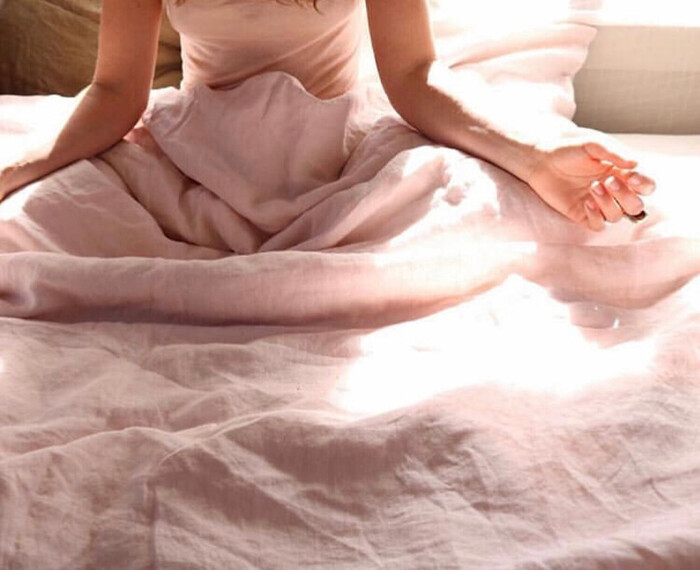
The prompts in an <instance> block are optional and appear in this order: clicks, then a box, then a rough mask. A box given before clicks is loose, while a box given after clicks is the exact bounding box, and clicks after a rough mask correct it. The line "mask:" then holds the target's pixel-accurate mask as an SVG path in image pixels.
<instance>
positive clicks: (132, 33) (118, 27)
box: [0, 0, 162, 200]
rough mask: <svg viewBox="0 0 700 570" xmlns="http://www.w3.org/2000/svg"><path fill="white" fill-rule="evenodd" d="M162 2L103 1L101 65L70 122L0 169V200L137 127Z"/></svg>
mask: <svg viewBox="0 0 700 570" xmlns="http://www.w3.org/2000/svg"><path fill="white" fill-rule="evenodd" d="M161 11H162V5H161V0H104V1H103V2H102V16H101V22H100V40H99V49H98V56H97V65H96V69H95V74H94V77H93V80H92V82H91V84H90V85H89V86H88V87H87V88H86V89H84V90H83V91H82V92H81V93H80V94H79V95H78V96H77V97H76V98H75V106H74V107H73V111H72V112H71V113H70V115H69V116H68V117H67V120H66V121H65V122H64V123H63V124H62V125H61V127H59V128H58V129H57V130H55V131H54V132H52V133H47V134H46V136H43V133H42V137H41V138H42V140H43V141H44V142H43V143H41V144H38V145H37V146H36V147H35V148H32V149H31V150H30V151H29V153H28V154H27V155H26V156H24V157H23V158H22V159H21V160H20V161H18V162H15V163H13V164H7V165H6V164H2V163H0V200H1V199H2V198H4V197H5V196H6V195H7V194H9V193H10V192H12V191H13V190H15V189H17V188H19V187H21V186H24V185H26V184H28V183H30V182H32V181H34V180H36V179H38V178H41V177H42V176H45V175H46V174H49V173H50V172H53V171H54V170H57V169H59V168H61V167H63V166H65V165H67V164H69V163H71V162H74V161H76V160H79V159H81V158H87V157H90V156H94V155H95V154H97V153H99V152H101V151H104V150H106V149H108V148H109V147H111V146H112V145H114V144H116V143H117V142H119V140H120V139H121V138H122V137H123V136H124V135H125V134H126V133H127V132H128V131H129V130H130V129H131V128H132V127H133V126H134V125H135V124H136V122H137V121H138V119H139V117H140V116H141V114H142V113H143V111H144V109H145V108H146V105H147V103H148V95H149V92H150V89H151V85H152V77H153V71H154V67H155V60H156V51H157V47H158V32H159V27H160V19H161Z"/></svg>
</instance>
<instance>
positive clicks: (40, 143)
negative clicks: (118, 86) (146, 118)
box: [0, 84, 143, 198]
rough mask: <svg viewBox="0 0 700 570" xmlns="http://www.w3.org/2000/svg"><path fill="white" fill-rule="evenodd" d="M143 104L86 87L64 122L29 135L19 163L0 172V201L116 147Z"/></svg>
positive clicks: (54, 122)
mask: <svg viewBox="0 0 700 570" xmlns="http://www.w3.org/2000/svg"><path fill="white" fill-rule="evenodd" d="M142 108H143V104H136V103H133V102H130V101H129V99H128V98H127V97H124V95H123V94H120V93H118V92H114V91H111V90H110V89H108V88H105V87H102V86H100V85H95V84H93V85H90V86H89V87H88V88H86V89H85V90H83V91H82V92H81V93H80V94H79V95H78V96H77V97H76V98H75V100H74V105H73V106H72V108H70V109H67V110H66V116H65V119H62V120H60V121H52V122H51V125H50V126H48V125H47V127H46V129H45V130H42V131H41V132H37V133H33V134H32V135H31V137H29V138H30V142H29V144H28V147H29V148H27V149H23V150H24V152H23V154H22V157H21V158H20V159H19V160H16V161H14V162H13V163H12V164H10V165H9V166H7V167H5V168H4V169H3V171H2V176H1V178H0V198H1V197H2V194H7V193H9V192H11V191H12V190H15V189H17V188H19V187H21V186H24V185H26V184H28V183H30V182H32V181H34V180H37V179H39V178H41V177H43V176H45V175H47V174H49V173H51V172H53V171H55V170H58V169H59V168H62V167H63V166H66V165H68V164H70V163H72V162H75V161H76V160H80V159H82V158H87V157H90V156H94V155H95V154H97V153H99V152H102V151H104V150H106V149H108V148H109V147H111V146H113V145H114V144H116V143H117V142H118V141H119V140H120V139H121V138H122V137H123V136H124V135H125V134H126V133H127V132H128V131H129V129H131V128H132V127H133V125H134V124H135V123H136V121H137V120H138V118H139V116H140V114H141V112H142Z"/></svg>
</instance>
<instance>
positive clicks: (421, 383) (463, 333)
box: [334, 276, 656, 414]
mask: <svg viewBox="0 0 700 570" xmlns="http://www.w3.org/2000/svg"><path fill="white" fill-rule="evenodd" d="M580 308H581V307H579V309H580ZM590 325H595V326H594V327H593V328H594V329H600V328H605V327H607V328H609V329H612V330H615V329H617V328H619V325H620V319H619V317H617V318H616V317H614V315H612V314H611V313H606V315H605V319H604V320H599V321H597V322H595V323H591V322H589V323H587V325H586V326H587V327H588V328H590ZM585 332H590V330H587V329H585V328H584V329H582V328H580V326H577V324H576V323H573V322H572V321H571V314H570V307H569V306H568V305H567V304H565V303H560V302H557V301H555V300H553V299H552V298H551V297H550V296H549V295H548V293H547V291H546V290H544V289H542V288H541V287H539V286H537V285H534V284H532V283H529V282H527V281H525V280H524V279H522V278H520V277H518V276H512V277H510V278H509V279H508V280H507V281H506V282H505V283H504V284H503V285H501V286H500V287H499V288H497V289H496V290H494V291H491V292H489V293H487V294H484V295H483V296H481V297H479V298H477V299H474V300H472V301H470V302H469V303H465V304H463V305H461V306H459V307H455V308H453V309H448V310H446V311H443V312H442V313H440V314H438V315H434V316H431V317H428V318H426V319H423V320H421V321H416V322H414V323H408V324H403V325H396V326H394V327H388V328H386V329H381V330H379V331H376V332H375V333H371V334H369V335H367V336H365V337H364V338H363V339H362V344H361V350H362V356H361V357H360V358H358V360H357V361H356V362H355V363H354V364H353V365H352V367H351V368H350V369H349V370H348V371H347V373H346V374H345V376H344V378H343V379H342V381H341V382H340V384H339V385H338V386H337V387H336V390H335V395H334V396H335V398H334V400H335V401H334V403H335V404H336V405H338V406H339V407H341V408H342V409H344V410H346V411H349V412H353V413H361V414H376V413H382V412H387V411H390V410H393V409H397V408H401V407H405V406H410V405H414V404H417V403H420V402H422V401H425V400H427V399H430V398H432V397H434V396H436V395H438V394H441V393H444V392H447V391H451V390H456V389H460V388H468V387H473V386H483V385H497V386H501V387H504V388H507V389H509V390H512V391H522V392H529V393H542V394H549V395H556V396H560V397H570V396H574V395H576V394H578V393H581V392H582V391H584V390H587V389H589V388H591V387H593V386H596V385H599V384H602V383H605V382H608V381H611V380H614V379H617V378H624V377H629V376H630V375H632V376H638V377H639V376H641V377H643V376H648V374H649V371H650V370H651V367H652V365H653V362H654V360H655V358H656V340H655V339H653V338H652V339H643V340H635V341H628V342H620V343H619V344H616V345H614V346H610V347H607V348H606V347H603V346H600V345H599V344H597V343H596V342H595V341H594V340H593V338H595V337H592V338H586V335H585V334H584V333H585Z"/></svg>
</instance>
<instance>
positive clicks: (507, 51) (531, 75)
mask: <svg viewBox="0 0 700 570" xmlns="http://www.w3.org/2000/svg"><path fill="white" fill-rule="evenodd" d="M562 2H564V0H538V2H536V3H534V4H533V3H531V2H523V1H522V0H517V1H515V0H490V2H489V3H488V4H487V5H485V3H483V2H479V3H476V2H469V1H467V0H430V10H431V20H432V26H433V35H434V37H435V44H436V49H437V52H438V56H439V58H440V60H441V61H443V62H445V63H446V64H447V65H449V66H450V67H451V68H452V69H453V70H454V71H456V72H457V73H458V74H460V73H462V72H464V73H470V72H477V73H478V74H479V76H481V77H483V78H484V79H485V80H486V81H487V82H488V83H489V84H490V85H491V86H493V87H494V94H495V95H496V96H499V97H503V99H504V100H505V102H506V104H512V105H513V106H516V105H517V107H518V109H519V112H521V114H523V115H525V114H538V115H541V114H543V113H549V114H551V115H556V116H557V117H559V118H565V119H571V118H572V117H573V116H574V113H575V111H576V105H575V101H574V89H573V78H574V76H575V75H576V73H577V72H578V71H579V70H580V69H581V67H582V66H583V64H584V62H585V60H586V56H587V54H588V48H589V46H590V43H591V42H592V41H593V38H594V37H595V35H596V30H595V28H594V27H592V26H588V25H585V24H578V23H572V22H570V21H568V16H569V15H570V11H569V10H568V8H567V9H564V8H563V6H564V5H563V4H562ZM566 6H567V7H568V4H566ZM535 8H537V9H535ZM504 11H505V12H504ZM503 13H507V14H510V15H511V17H509V18H508V19H504V18H503V17H502V15H503ZM372 59H373V56H372V53H371V45H370V42H369V40H367V41H366V43H365V51H364V53H363V62H362V68H361V78H362V79H363V80H368V79H372V78H375V79H376V76H377V71H376V67H374V66H373V65H372Z"/></svg>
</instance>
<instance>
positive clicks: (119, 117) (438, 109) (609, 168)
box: [0, 0, 655, 231]
mask: <svg viewBox="0 0 700 570" xmlns="http://www.w3.org/2000/svg"><path fill="white" fill-rule="evenodd" d="M366 4H367V13H368V18H369V24H370V32H371V37H372V45H373V48H374V53H375V57H376V60H377V68H378V70H379V74H380V77H381V80H382V84H383V86H384V89H385V91H386V93H387V95H388V97H389V99H390V101H391V103H392V105H393V106H394V107H395V109H396V110H397V112H398V113H399V114H400V115H401V116H402V117H403V118H404V119H405V120H406V121H407V122H408V123H410V124H411V125H413V126H414V127H415V128H416V129H418V130H419V131H421V132H422V133H424V134H425V135H426V136H428V137H430V138H431V139H433V140H435V141H436V142H439V143H441V144H444V145H447V146H451V147H454V148H458V149H461V150H463V151H465V152H467V153H469V154H472V155H475V156H479V157H481V158H484V159H485V160H488V161H490V162H492V163H494V164H496V165H498V166H500V167H502V168H504V169H505V170H508V171H509V172H511V173H512V174H514V175H515V176H517V177H518V178H520V179H521V180H523V181H524V182H526V183H528V184H529V185H530V187H531V188H532V189H533V190H534V191H535V192H536V193H537V194H538V195H539V196H540V198H541V199H542V200H544V201H545V202H546V203H547V204H549V205H550V206H551V207H552V208H554V209H555V210H557V211H558V212H560V213H561V214H562V215H564V216H566V217H567V218H568V219H570V220H571V221H573V222H576V223H579V224H583V225H585V226H587V227H588V228H590V229H592V230H594V231H601V230H603V229H604V228H605V224H606V222H610V223H615V222H618V221H620V220H621V219H622V218H623V216H624V215H625V214H632V215H634V214H638V213H639V212H641V211H642V210H643V208H644V204H643V202H642V200H641V198H640V196H643V195H647V194H649V193H651V192H652V191H653V190H654V188H655V184H654V181H653V180H652V179H650V178H649V177H647V176H644V175H642V174H640V173H638V172H635V171H634V169H635V168H636V166H637V163H636V162H635V161H633V160H630V158H629V157H628V156H626V155H627V154H629V153H628V151H626V150H625V149H620V148H618V144H617V143H616V142H615V141H614V140H613V139H612V138H610V137H607V136H606V135H604V134H602V133H599V132H597V131H592V130H588V129H580V128H578V127H574V128H572V126H571V124H570V123H568V122H566V121H562V124H561V126H557V127H556V128H554V129H549V130H548V132H549V135H548V136H547V137H546V139H544V140H538V139H537V138H536V136H539V135H537V133H538V132H539V131H540V130H541V129H539V128H533V127H532V125H530V126H528V125H527V124H521V123H522V121H521V120H520V119H519V118H518V117H513V116H512V113H510V111H509V109H508V108H507V106H506V105H504V104H500V105H499V103H498V101H495V100H494V97H493V95H492V92H491V91H490V90H489V87H488V85H487V84H486V83H485V82H484V81H483V80H481V79H480V78H479V77H478V76H477V75H474V76H471V77H464V76H462V77H461V78H460V81H459V82H457V81H456V78H455V76H454V75H453V74H452V73H451V72H450V71H449V70H448V69H446V68H445V67H444V66H443V65H442V64H441V63H440V62H439V61H437V59H436V54H435V46H434V43H433V37H432V32H431V26H430V17H429V12H428V6H427V0H366ZM162 9H163V8H162V2H161V0H104V1H103V7H102V18H101V24H100V41H99V50H98V59H97V65H96V69H95V74H94V78H93V81H92V82H91V84H90V85H89V86H88V87H87V88H86V89H84V90H83V91H82V92H81V93H80V94H79V95H78V97H76V99H75V107H74V110H73V112H72V114H71V115H70V117H69V118H68V120H67V121H66V123H65V125H64V126H63V127H62V128H61V129H60V132H57V133H55V134H54V135H52V136H50V137H48V140H47V142H46V144H44V145H41V146H39V147H37V148H35V149H34V150H33V151H32V152H30V153H28V155H27V156H26V157H25V158H24V160H22V161H21V162H17V163H13V164H9V165H2V164H1V163H0V199H2V198H3V197H5V196H6V195H7V194H9V193H11V192H12V191H14V190H15V189H17V188H20V187H22V186H24V185H26V184H28V183H29V182H31V181H34V180H36V179H38V178H41V177H42V176H45V175H47V174H49V173H50V172H53V171H55V170H57V169H59V168H61V167H63V166H65V165H67V164H69V163H71V162H74V161H76V160H79V159H82V158H87V157H91V156H94V155H95V154H97V153H99V152H102V151H104V150H106V149H108V148H109V147H111V146H112V145H114V144H116V143H117V142H119V141H120V140H121V139H122V137H123V136H124V135H126V134H127V133H128V132H129V131H130V130H131V129H132V127H133V126H134V125H135V124H136V122H137V121H138V119H139V117H140V116H141V114H142V113H143V111H144V110H145V108H146V104H147V102H148V95H149V91H150V89H151V85H152V83H151V82H152V79H151V78H152V77H153V71H154V67H155V61H156V53H157V45H158V33H159V26H160V21H161V15H162ZM615 182H616V183H617V186H616V185H615ZM634 182H637V184H634ZM600 191H602V192H600ZM587 203H588V204H590V205H591V206H592V207H587V206H586V204H587Z"/></svg>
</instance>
